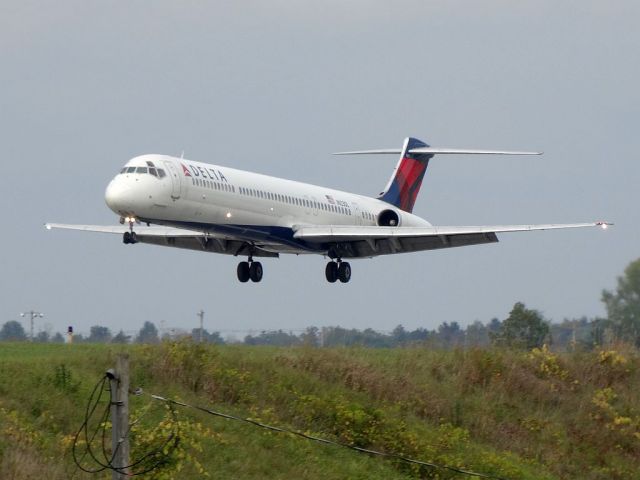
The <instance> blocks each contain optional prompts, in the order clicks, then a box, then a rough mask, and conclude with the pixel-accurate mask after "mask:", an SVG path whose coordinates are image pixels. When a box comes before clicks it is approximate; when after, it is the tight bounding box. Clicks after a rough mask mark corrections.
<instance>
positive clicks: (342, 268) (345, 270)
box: [338, 262, 351, 283]
mask: <svg viewBox="0 0 640 480" xmlns="http://www.w3.org/2000/svg"><path fill="white" fill-rule="evenodd" d="M338 280H340V281H341V282H342V283H347V282H349V280H351V265H349V262H340V265H339V266H338Z"/></svg>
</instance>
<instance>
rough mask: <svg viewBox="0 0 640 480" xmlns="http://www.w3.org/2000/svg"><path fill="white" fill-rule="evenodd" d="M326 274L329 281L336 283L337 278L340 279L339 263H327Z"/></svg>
mask: <svg viewBox="0 0 640 480" xmlns="http://www.w3.org/2000/svg"><path fill="white" fill-rule="evenodd" d="M324 276H325V277H327V282H329V283H336V280H338V264H337V263H336V262H329V263H327V266H326V268H325V269H324Z"/></svg>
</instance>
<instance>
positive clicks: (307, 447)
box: [0, 340, 640, 480]
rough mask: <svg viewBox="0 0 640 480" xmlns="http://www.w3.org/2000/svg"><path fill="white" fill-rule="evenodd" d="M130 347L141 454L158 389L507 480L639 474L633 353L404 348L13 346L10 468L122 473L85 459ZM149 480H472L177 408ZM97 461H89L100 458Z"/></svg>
mask: <svg viewBox="0 0 640 480" xmlns="http://www.w3.org/2000/svg"><path fill="white" fill-rule="evenodd" d="M119 352H127V353H128V354H129V355H130V361H131V379H132V380H131V383H132V387H141V388H142V389H143V390H144V392H145V394H143V395H140V396H133V395H132V397H131V410H132V413H131V417H132V420H133V419H139V421H138V422H137V423H136V424H135V426H134V428H132V431H131V440H132V444H133V447H132V448H133V457H135V456H136V455H141V454H142V453H143V452H144V451H145V449H147V448H151V446H152V445H154V444H157V443H158V442H160V441H161V440H162V438H164V436H166V434H167V432H168V431H169V430H170V429H171V428H174V427H175V425H172V423H175V421H176V420H175V419H174V420H172V417H171V416H170V415H169V414H168V412H167V408H166V407H165V405H164V404H163V403H162V402H158V401H157V400H153V399H152V398H151V397H150V396H149V395H147V393H156V394H160V395H163V396H166V397H170V398H175V399H179V400H181V401H185V402H187V403H193V404H198V405H202V406H206V407H208V408H212V409H216V410H220V411H223V412H228V413H232V414H235V415H239V416H242V417H250V418H253V419H258V420H260V421H262V422H265V423H269V424H274V425H278V426H284V427H288V428H293V429H296V430H299V431H303V432H307V433H311V434H315V435H318V436H321V437H325V438H328V439H331V440H337V441H340V442H344V443H347V444H350V445H356V446H361V447H366V448H373V449H378V450H382V451H386V452H394V453H398V454H401V455H404V456H407V457H412V458H417V459H421V460H425V461H429V462H434V463H440V464H447V465H450V466H454V467H460V468H465V469H469V470H473V471H476V472H481V473H484V474H488V475H494V476H497V477H501V478H509V479H534V478H535V479H555V478H558V479H559V478H584V479H594V480H595V479H612V478H613V479H623V478H624V479H629V478H640V473H639V472H640V391H639V389H638V388H637V385H639V384H640V357H639V355H638V352H637V350H635V349H634V348H632V347H621V346H618V347H615V348H614V347H609V348H606V349H595V350H592V351H587V350H584V351H583V350H580V349H576V350H575V351H573V352H562V353H555V352H553V351H551V350H549V349H548V348H547V347H542V348H534V349H530V350H515V349H508V348H497V347H496V348H470V349H453V350H436V349H428V348H425V347H424V346H422V347H420V346H414V347H407V348H393V349H384V348H378V349H372V348H361V347H350V348H317V347H309V346H299V347H266V346H246V345H199V344H195V343H193V342H192V341H188V340H186V341H180V342H162V343H160V344H156V345H113V344H112V345H105V344H95V345H92V344H86V343H84V344H78V345H64V344H51V343H47V344H37V343H33V344H32V343H26V342H21V343H10V342H8V343H2V344H0V478H2V479H27V478H48V479H49V480H57V479H68V478H74V479H83V478H110V474H109V473H108V472H102V473H100V474H94V475H90V474H85V473H83V472H81V471H79V470H78V469H77V468H76V467H75V464H74V462H73V459H72V457H71V453H70V452H71V445H72V443H73V438H74V435H75V433H76V431H77V430H78V428H79V427H80V424H81V423H82V421H83V418H84V414H85V408H86V402H87V399H88V397H89V395H90V393H91V390H92V389H93V387H94V385H95V384H96V382H97V381H98V380H99V379H100V377H101V376H102V375H103V374H104V372H105V371H106V369H107V368H109V367H112V366H113V365H114V364H115V355H116V354H117V353H119ZM176 415H177V421H178V422H179V426H180V436H181V442H180V447H179V448H178V449H177V450H175V451H174V452H173V454H172V456H171V458H170V461H169V462H167V463H166V464H165V465H164V466H163V467H162V468H160V469H158V470H155V471H154V472H151V473H150V474H148V475H145V476H144V477H143V478H158V479H164V478H180V479H191V478H194V479H195V478H207V477H208V478H239V479H258V478H276V479H277V478H283V479H284V478H287V479H289V478H304V479H316V478H318V479H319V478H322V479H326V478H356V479H357V478H362V479H364V478H367V479H371V478H373V479H376V478H380V479H382V478H385V479H388V478H398V479H401V478H402V479H405V478H406V479H410V478H440V479H446V478H464V477H463V476H461V475H460V474H456V473H454V472H451V471H447V470H442V469H437V468H429V467H420V466H415V465H407V464H404V463H402V462H399V461H396V460H388V459H382V458H376V457H371V456H368V455H364V454H361V453H357V452H353V451H350V450H347V449H341V448H339V447H334V446H329V445H322V444H317V443H312V442H310V441H308V440H303V439H300V438H296V437H293V436H291V435H287V434H279V433H275V432H269V431H266V430H261V429H258V428H256V427H252V426H250V425H246V424H243V423H238V422H234V421H230V420H224V419H220V418H217V417H213V416H210V415H207V414H205V413H202V412H198V411H194V410H190V409H185V408H179V407H178V408H177V410H176ZM87 460H88V459H86V458H85V459H84V461H85V464H86V465H90V462H88V461H87Z"/></svg>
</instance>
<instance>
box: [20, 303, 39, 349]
mask: <svg viewBox="0 0 640 480" xmlns="http://www.w3.org/2000/svg"><path fill="white" fill-rule="evenodd" d="M20 316H21V317H27V316H28V317H29V318H30V319H31V324H30V327H29V340H31V341H32V342H33V319H34V318H43V317H44V313H40V312H36V311H33V310H29V311H28V312H22V313H21V314H20Z"/></svg>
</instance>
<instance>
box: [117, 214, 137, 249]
mask: <svg viewBox="0 0 640 480" xmlns="http://www.w3.org/2000/svg"><path fill="white" fill-rule="evenodd" d="M125 220H126V221H127V222H129V231H128V232H124V234H123V235H122V243H124V244H125V245H129V244H131V245H133V244H134V243H138V236H137V235H136V232H134V231H133V224H134V223H135V218H134V217H127V218H126V219H124V218H122V217H120V223H124V222H125Z"/></svg>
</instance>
